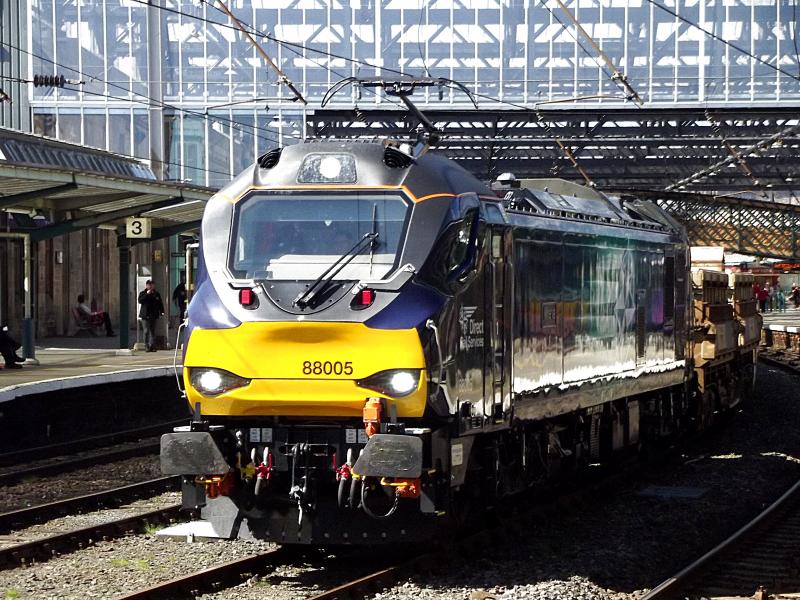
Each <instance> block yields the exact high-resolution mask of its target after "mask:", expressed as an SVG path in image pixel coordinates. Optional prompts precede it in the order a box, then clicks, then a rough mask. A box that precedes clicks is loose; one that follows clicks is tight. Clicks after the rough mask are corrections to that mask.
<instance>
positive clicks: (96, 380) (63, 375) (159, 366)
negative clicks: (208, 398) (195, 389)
mask: <svg viewBox="0 0 800 600" xmlns="http://www.w3.org/2000/svg"><path fill="white" fill-rule="evenodd" d="M173 352H174V351H172V350H164V351H160V352H137V353H132V354H130V355H128V356H120V355H119V354H118V353H117V352H116V351H115V350H113V349H105V348H98V349H87V348H65V347H58V346H55V347H49V346H47V345H46V346H44V347H41V348H37V350H36V359H37V360H38V362H39V364H38V365H31V364H26V365H24V366H23V368H22V369H2V370H0V406H1V405H2V404H3V403H5V402H9V401H12V400H15V399H17V398H20V397H23V396H29V395H33V394H46V393H51V392H59V391H62V390H67V389H75V388H83V387H87V386H96V385H104V384H113V383H122V382H126V381H133V380H143V379H152V378H160V377H174V369H173V360H174V354H173ZM178 360H180V352H179V353H178Z"/></svg>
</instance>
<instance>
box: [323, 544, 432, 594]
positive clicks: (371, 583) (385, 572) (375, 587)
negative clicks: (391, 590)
mask: <svg viewBox="0 0 800 600" xmlns="http://www.w3.org/2000/svg"><path fill="white" fill-rule="evenodd" d="M428 559H433V555H432V554H424V555H422V556H417V557H415V558H413V559H411V560H409V561H405V562H402V563H399V564H397V565H394V566H391V567H387V568H385V569H380V570H378V571H375V572H374V573H370V574H369V575H365V576H363V577H359V578H358V579H354V580H353V581H349V582H347V583H345V584H342V585H339V586H337V587H335V588H331V589H329V590H326V591H324V592H322V593H321V594H316V595H314V596H310V597H309V598H308V600H360V599H361V598H364V597H366V596H367V595H368V594H371V593H375V592H380V591H381V590H383V589H384V588H386V587H388V586H389V585H391V584H392V583H394V582H395V581H396V580H397V578H398V576H399V575H400V573H402V572H404V571H406V570H408V569H411V568H412V567H413V566H414V565H416V564H417V563H419V562H420V561H422V560H428Z"/></svg>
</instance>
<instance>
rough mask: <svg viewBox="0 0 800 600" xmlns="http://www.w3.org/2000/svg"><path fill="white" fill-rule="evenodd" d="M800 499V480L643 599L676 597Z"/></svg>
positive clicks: (653, 599)
mask: <svg viewBox="0 0 800 600" xmlns="http://www.w3.org/2000/svg"><path fill="white" fill-rule="evenodd" d="M797 500H800V481H798V482H797V483H795V484H794V485H793V486H792V487H791V488H789V489H788V490H787V491H786V492H785V493H784V494H783V495H782V496H781V497H780V498H778V499H777V500H776V501H775V502H773V503H772V504H771V505H770V506H769V507H768V508H767V509H766V510H764V511H763V512H761V513H760V514H759V515H758V516H757V517H756V518H754V519H753V520H752V521H750V522H749V523H747V525H745V526H744V527H742V528H741V529H739V530H738V531H737V532H735V533H734V534H733V535H731V536H730V537H728V538H727V539H726V540H725V541H723V542H722V543H720V544H717V546H715V547H714V548H712V549H711V550H709V551H708V552H706V553H705V554H704V555H703V556H701V557H700V558H698V559H697V560H696V561H694V562H693V563H692V564H690V565H688V566H687V567H685V568H684V569H682V570H681V571H679V572H678V573H676V574H675V575H673V576H671V577H669V578H668V579H666V580H664V581H663V582H661V583H660V584H659V585H657V586H656V587H655V588H653V589H652V590H650V591H649V592H648V593H647V594H645V595H644V596H643V597H642V600H663V599H665V598H675V597H676V596H678V595H679V593H680V590H681V589H682V588H683V587H684V586H686V585H687V583H689V582H690V580H691V579H692V578H694V577H696V576H697V575H698V574H699V573H701V572H702V570H703V568H704V567H706V566H707V565H709V564H711V563H713V562H714V560H715V559H717V558H719V557H720V556H721V555H723V554H724V553H726V552H728V551H730V550H732V549H734V548H736V547H737V546H739V545H741V544H742V543H743V542H744V541H745V540H746V539H747V538H748V536H749V535H750V534H752V533H753V532H754V531H755V530H756V529H757V528H758V527H761V526H763V525H767V523H768V521H769V520H770V519H772V518H774V517H778V516H780V515H778V514H777V513H778V512H779V511H781V510H782V509H784V508H785V507H786V506H787V505H788V504H789V503H790V502H794V501H797Z"/></svg>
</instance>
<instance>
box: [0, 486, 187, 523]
mask: <svg viewBox="0 0 800 600" xmlns="http://www.w3.org/2000/svg"><path fill="white" fill-rule="evenodd" d="M179 486H180V478H178V477H159V478H157V479H151V480H148V481H143V482H140V483H132V484H130V485H125V486H121V487H118V488H113V489H110V490H103V491H101V492H96V493H93V494H85V495H83V496H77V497H74V498H67V499H65V500H58V501H56V502H49V503H47V504H39V505H37V506H32V507H29V508H21V509H19V510H12V511H10V512H5V513H0V533H7V532H8V531H10V530H12V529H15V528H20V527H27V526H29V525H33V524H35V523H41V522H43V521H47V520H49V519H55V518H58V517H62V516H64V515H69V514H76V513H81V512H87V511H91V510H96V509H97V508H101V507H110V506H118V505H120V504H123V503H125V502H130V501H132V500H136V499H138V498H145V497H148V496H152V495H155V494H160V493H163V492H168V491H172V490H177V489H179Z"/></svg>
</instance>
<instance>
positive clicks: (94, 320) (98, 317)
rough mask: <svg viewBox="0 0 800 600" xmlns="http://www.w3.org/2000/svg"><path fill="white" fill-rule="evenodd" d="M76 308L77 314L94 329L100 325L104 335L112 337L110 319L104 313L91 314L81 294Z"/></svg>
mask: <svg viewBox="0 0 800 600" xmlns="http://www.w3.org/2000/svg"><path fill="white" fill-rule="evenodd" d="M76 308H77V309H78V314H80V315H81V317H83V318H84V319H86V320H87V321H88V322H89V323H91V324H92V325H93V326H94V327H100V326H101V325H102V326H104V327H105V328H106V335H107V336H108V337H114V330H113V329H112V328H111V319H110V318H109V317H108V313H107V312H105V311H96V312H93V311H92V309H91V308H89V305H88V304H86V299H85V298H84V297H83V294H81V295H80V296H78V306H77V307H76Z"/></svg>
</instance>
